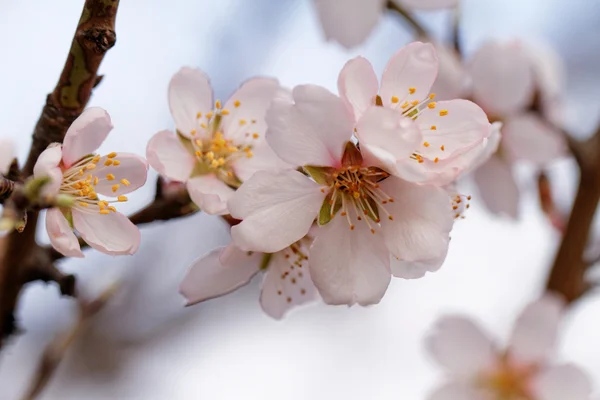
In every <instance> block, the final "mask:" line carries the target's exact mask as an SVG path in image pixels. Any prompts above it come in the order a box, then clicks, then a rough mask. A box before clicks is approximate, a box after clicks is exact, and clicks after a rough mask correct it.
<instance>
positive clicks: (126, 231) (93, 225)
mask: <svg viewBox="0 0 600 400" xmlns="http://www.w3.org/2000/svg"><path fill="white" fill-rule="evenodd" d="M71 210H72V213H73V225H74V226H75V229H77V231H78V232H79V234H80V235H81V237H82V238H83V240H85V241H86V242H87V244H89V245H90V247H92V248H94V249H96V250H98V251H100V252H102V253H105V254H110V255H125V254H134V253H135V252H136V251H137V250H138V247H139V245H140V239H141V235H140V231H139V229H138V228H137V226H135V225H134V224H133V223H132V222H131V221H130V220H129V218H127V217H126V216H124V215H123V214H121V213H119V212H111V213H110V214H108V215H102V214H99V213H92V212H89V211H79V210H78V209H77V208H72V209H71Z"/></svg>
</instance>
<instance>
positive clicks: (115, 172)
mask: <svg viewBox="0 0 600 400" xmlns="http://www.w3.org/2000/svg"><path fill="white" fill-rule="evenodd" d="M108 160H110V161H108ZM114 161H118V165H115V164H114ZM107 162H108V163H112V164H111V165H109V166H106V163H107ZM98 165H100V167H97V169H96V170H94V171H95V172H96V174H94V175H96V176H98V178H99V182H98V184H97V185H96V186H95V187H94V188H95V189H96V192H97V193H100V194H102V195H104V196H112V197H115V196H120V195H123V194H127V193H131V192H133V191H134V190H137V189H139V188H140V187H142V186H144V184H145V183H146V178H147V177H148V163H147V162H146V160H145V159H144V158H142V157H140V156H138V155H137V154H131V153H117V155H116V157H114V158H108V157H107V156H104V157H102V158H101V159H100V161H99V162H98ZM108 175H112V176H114V178H115V179H114V180H108V178H107V176H108Z"/></svg>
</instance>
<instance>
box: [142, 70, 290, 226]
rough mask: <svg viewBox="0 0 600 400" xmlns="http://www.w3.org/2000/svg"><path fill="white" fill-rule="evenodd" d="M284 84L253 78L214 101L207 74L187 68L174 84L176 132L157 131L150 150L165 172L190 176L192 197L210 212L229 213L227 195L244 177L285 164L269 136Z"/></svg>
mask: <svg viewBox="0 0 600 400" xmlns="http://www.w3.org/2000/svg"><path fill="white" fill-rule="evenodd" d="M281 93H282V90H281V88H280V86H279V84H278V82H277V80H275V79H270V78H253V79H250V80H248V81H247V82H245V83H244V84H243V85H242V86H241V87H240V88H239V89H238V90H237V91H236V92H235V93H234V94H233V96H231V98H230V99H229V100H228V101H227V102H226V103H225V104H224V105H222V104H221V102H220V101H219V100H217V101H216V102H214V103H213V92H212V88H211V86H210V82H209V79H208V77H207V76H206V75H205V74H204V73H203V72H202V71H200V70H197V69H192V68H182V69H181V70H180V71H179V72H178V73H177V74H175V76H173V78H172V79H171V82H170V85H169V104H170V108H171V113H172V115H173V119H174V120H175V125H176V128H177V134H174V133H172V132H171V131H168V130H165V131H160V132H158V133H157V134H155V135H154V136H153V137H152V139H150V142H149V143H148V147H147V150H146V156H147V158H148V162H149V163H150V165H151V166H152V167H153V168H154V169H155V170H157V171H158V172H159V173H160V174H161V175H163V176H165V177H166V178H169V179H172V180H175V181H179V182H186V184H187V188H188V191H189V193H190V197H191V198H192V200H193V201H194V203H196V204H197V205H198V206H199V207H200V208H201V209H202V210H203V211H205V212H206V213H209V214H219V215H223V214H227V213H228V210H227V200H228V199H229V197H230V196H231V195H232V194H233V192H234V188H237V187H238V186H239V185H240V184H241V182H243V181H244V180H246V179H248V178H249V177H250V176H252V174H254V172H256V171H258V170H261V169H264V168H285V167H287V165H286V164H285V163H283V162H282V161H281V160H280V159H279V158H278V157H277V156H276V155H275V154H274V153H273V151H272V150H271V149H270V148H269V146H268V145H267V144H266V142H265V141H264V134H265V130H266V123H265V121H264V115H265V112H266V110H267V108H268V107H269V105H270V103H271V101H272V100H273V98H274V97H276V96H278V95H280V94H281Z"/></svg>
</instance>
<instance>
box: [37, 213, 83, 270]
mask: <svg viewBox="0 0 600 400" xmlns="http://www.w3.org/2000/svg"><path fill="white" fill-rule="evenodd" d="M46 230H47V231H48V237H49V238H50V244H52V247H54V249H56V251H58V252H59V253H60V254H62V255H64V256H65V257H77V258H82V257H83V253H82V252H81V247H80V246H79V241H78V240H77V237H76V236H75V234H74V233H73V229H71V227H70V226H69V223H68V222H67V219H66V218H65V217H64V215H63V214H62V212H61V211H60V210H59V209H58V208H50V209H48V210H47V211H46Z"/></svg>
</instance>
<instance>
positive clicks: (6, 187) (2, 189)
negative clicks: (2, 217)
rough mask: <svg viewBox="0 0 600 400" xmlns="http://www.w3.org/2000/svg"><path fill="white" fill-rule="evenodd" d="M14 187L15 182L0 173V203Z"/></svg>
mask: <svg viewBox="0 0 600 400" xmlns="http://www.w3.org/2000/svg"><path fill="white" fill-rule="evenodd" d="M14 188H15V182H14V181H11V180H10V179H8V178H5V177H3V176H1V175H0V204H2V203H4V200H6V199H8V198H9V197H10V195H11V194H12V192H13V190H14Z"/></svg>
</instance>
